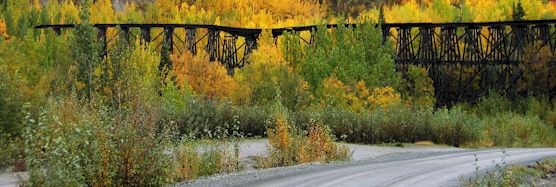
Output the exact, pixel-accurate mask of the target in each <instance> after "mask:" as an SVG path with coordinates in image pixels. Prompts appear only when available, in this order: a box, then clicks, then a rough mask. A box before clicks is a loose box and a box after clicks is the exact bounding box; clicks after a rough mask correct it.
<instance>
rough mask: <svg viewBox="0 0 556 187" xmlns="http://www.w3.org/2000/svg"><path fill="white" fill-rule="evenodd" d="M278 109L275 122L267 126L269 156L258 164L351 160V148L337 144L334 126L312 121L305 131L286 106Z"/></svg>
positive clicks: (261, 165) (270, 165) (268, 165)
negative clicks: (333, 131) (292, 123)
mask: <svg viewBox="0 0 556 187" xmlns="http://www.w3.org/2000/svg"><path fill="white" fill-rule="evenodd" d="M279 107H280V106H278V108H275V109H277V110H275V112H276V113H275V119H274V124H273V125H272V126H271V127H269V128H268V129H267V134H268V141H269V143H270V150H269V155H268V157H266V158H260V159H259V160H258V163H257V164H258V167H262V168H265V167H277V166H288V165H294V164H300V163H309V162H317V161H319V162H331V161H338V160H349V159H350V158H351V155H350V152H349V148H348V147H346V146H340V145H337V144H336V143H334V141H335V138H334V136H333V135H332V134H331V131H330V129H329V128H328V127H327V126H326V125H324V124H323V123H322V122H317V121H311V122H310V123H309V124H308V125H307V126H308V127H309V129H308V131H303V130H302V129H301V128H298V127H296V126H294V125H291V122H290V121H289V119H288V116H287V114H286V113H285V111H284V110H283V109H280V108H279Z"/></svg>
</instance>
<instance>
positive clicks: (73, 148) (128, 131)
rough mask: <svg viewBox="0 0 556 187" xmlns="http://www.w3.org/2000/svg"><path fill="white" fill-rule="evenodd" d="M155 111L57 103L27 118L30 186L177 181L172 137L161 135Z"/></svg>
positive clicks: (141, 106) (158, 183)
mask: <svg viewBox="0 0 556 187" xmlns="http://www.w3.org/2000/svg"><path fill="white" fill-rule="evenodd" d="M157 114H158V112H156V109H155V108H152V107H148V106H144V105H141V104H139V105H136V106H135V107H134V108H132V109H128V110H117V111H114V110H111V109H107V108H104V107H101V108H100V109H95V108H91V107H87V106H86V105H85V107H83V103H81V102H80V101H77V100H75V99H64V100H62V101H55V100H52V101H50V102H49V104H48V105H47V106H46V108H44V109H43V110H42V112H41V113H40V114H38V115H31V114H28V115H27V117H26V124H25V126H26V133H25V137H26V147H25V153H26V154H25V156H26V157H25V158H26V163H27V166H28V167H29V181H28V183H29V184H30V185H41V186H60V185H61V186H66V185H69V186H81V185H93V186H95V185H99V186H124V185H125V186H145V185H147V186H151V185H161V184H165V183H168V182H172V166H171V165H170V163H171V157H170V156H169V155H165V154H163V153H164V151H165V149H166V148H167V142H168V140H167V138H165V137H166V136H165V135H164V134H159V133H157V128H156V123H157V121H158V116H157Z"/></svg>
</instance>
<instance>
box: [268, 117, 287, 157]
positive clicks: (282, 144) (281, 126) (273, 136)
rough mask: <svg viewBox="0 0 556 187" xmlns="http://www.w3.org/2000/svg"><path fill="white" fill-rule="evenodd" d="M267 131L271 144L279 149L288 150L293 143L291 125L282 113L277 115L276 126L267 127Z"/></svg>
mask: <svg viewBox="0 0 556 187" xmlns="http://www.w3.org/2000/svg"><path fill="white" fill-rule="evenodd" d="M266 133H267V135H268V142H269V143H270V145H272V147H274V148H276V149H278V150H279V151H286V150H287V149H288V148H289V147H290V144H291V143H292V140H291V136H290V126H289V125H288V122H287V121H286V118H285V116H284V114H282V113H278V114H277V115H276V118H275V122H274V128H269V129H267V131H266Z"/></svg>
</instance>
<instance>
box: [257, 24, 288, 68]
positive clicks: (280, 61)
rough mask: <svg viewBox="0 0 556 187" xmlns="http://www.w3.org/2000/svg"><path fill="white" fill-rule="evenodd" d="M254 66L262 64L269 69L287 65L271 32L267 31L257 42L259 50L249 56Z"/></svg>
mask: <svg viewBox="0 0 556 187" xmlns="http://www.w3.org/2000/svg"><path fill="white" fill-rule="evenodd" d="M249 60H250V62H252V64H260V65H264V66H268V67H276V66H280V65H287V64H288V62H286V60H285V59H284V54H282V51H281V50H280V49H279V48H278V47H277V46H276V44H275V43H274V38H272V33H271V32H270V30H265V31H263V32H262V33H261V36H260V37H259V39H258V40H257V49H255V50H253V52H252V53H251V55H250V56H249Z"/></svg>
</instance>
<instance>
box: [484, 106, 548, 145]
mask: <svg viewBox="0 0 556 187" xmlns="http://www.w3.org/2000/svg"><path fill="white" fill-rule="evenodd" d="M483 123H484V124H483V125H484V129H483V130H484V131H485V133H486V135H485V137H486V138H487V142H490V143H489V144H491V145H493V146H501V147H524V146H526V147H531V146H532V147H541V146H554V145H555V144H556V129H554V128H553V127H552V126H551V125H550V124H546V123H545V122H544V121H543V120H541V119H539V118H538V117H537V116H532V115H525V116H522V115H516V114H515V113H502V114H499V115H496V116H491V117H486V118H485V119H484V121H483Z"/></svg>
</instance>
